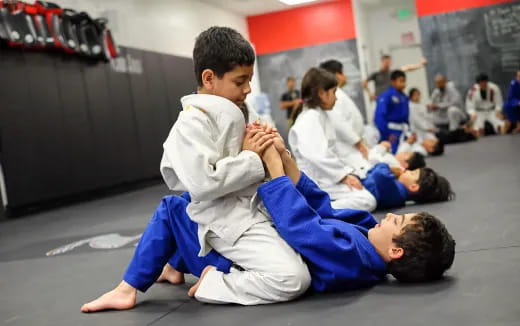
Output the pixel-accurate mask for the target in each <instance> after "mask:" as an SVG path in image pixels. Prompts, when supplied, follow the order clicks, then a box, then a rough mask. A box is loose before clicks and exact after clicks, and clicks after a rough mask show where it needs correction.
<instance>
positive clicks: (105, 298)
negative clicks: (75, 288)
mask: <svg viewBox="0 0 520 326" xmlns="http://www.w3.org/2000/svg"><path fill="white" fill-rule="evenodd" d="M136 292H137V290H136V289H135V288H134V287H133V286H131V285H130V284H128V283H126V282H125V281H122V282H121V283H119V285H118V286H117V287H116V288H115V289H113V290H112V291H110V292H107V293H105V294H103V295H102V296H100V297H99V298H97V299H96V300H94V301H90V302H89V303H85V304H84V305H83V306H82V307H81V311H82V312H95V311H102V310H108V309H115V310H126V309H132V308H133V307H134V306H135V300H136Z"/></svg>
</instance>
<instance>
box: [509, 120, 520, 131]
mask: <svg viewBox="0 0 520 326" xmlns="http://www.w3.org/2000/svg"><path fill="white" fill-rule="evenodd" d="M519 132H520V122H517V123H516V128H515V129H513V131H511V133H512V134H517V133H519Z"/></svg>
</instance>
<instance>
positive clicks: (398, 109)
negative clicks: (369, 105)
mask: <svg viewBox="0 0 520 326" xmlns="http://www.w3.org/2000/svg"><path fill="white" fill-rule="evenodd" d="M408 116H409V107H408V97H407V96H406V95H405V94H404V93H403V92H400V91H398V90H397V89H395V88H394V87H392V86H390V87H388V89H387V90H386V91H385V92H384V93H383V94H381V95H380V96H379V97H378V98H377V107H376V112H375V116H374V122H375V124H376V126H377V129H379V133H380V135H381V140H388V137H389V136H390V134H391V133H392V129H391V128H389V126H388V124H389V123H390V122H394V123H398V124H402V123H406V124H408ZM398 133H399V134H400V131H399V132H398Z"/></svg>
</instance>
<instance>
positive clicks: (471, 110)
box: [466, 89, 476, 114]
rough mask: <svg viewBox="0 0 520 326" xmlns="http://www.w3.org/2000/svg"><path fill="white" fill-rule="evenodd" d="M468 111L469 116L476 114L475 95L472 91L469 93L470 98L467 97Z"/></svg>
mask: <svg viewBox="0 0 520 326" xmlns="http://www.w3.org/2000/svg"><path fill="white" fill-rule="evenodd" d="M466 111H467V112H468V113H469V114H475V113H476V110H475V96H474V94H473V91H472V90H471V89H470V90H469V91H468V96H466Z"/></svg>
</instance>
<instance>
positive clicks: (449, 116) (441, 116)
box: [434, 106, 466, 131]
mask: <svg viewBox="0 0 520 326" xmlns="http://www.w3.org/2000/svg"><path fill="white" fill-rule="evenodd" d="M434 117H435V119H434V120H435V124H436V125H441V124H449V129H450V131H455V130H457V129H458V128H459V126H460V124H461V123H462V122H463V121H464V120H465V119H466V115H465V114H464V112H463V111H462V110H461V109H460V108H458V107H456V106H450V107H449V108H448V109H447V110H446V111H445V112H435V116H434Z"/></svg>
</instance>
